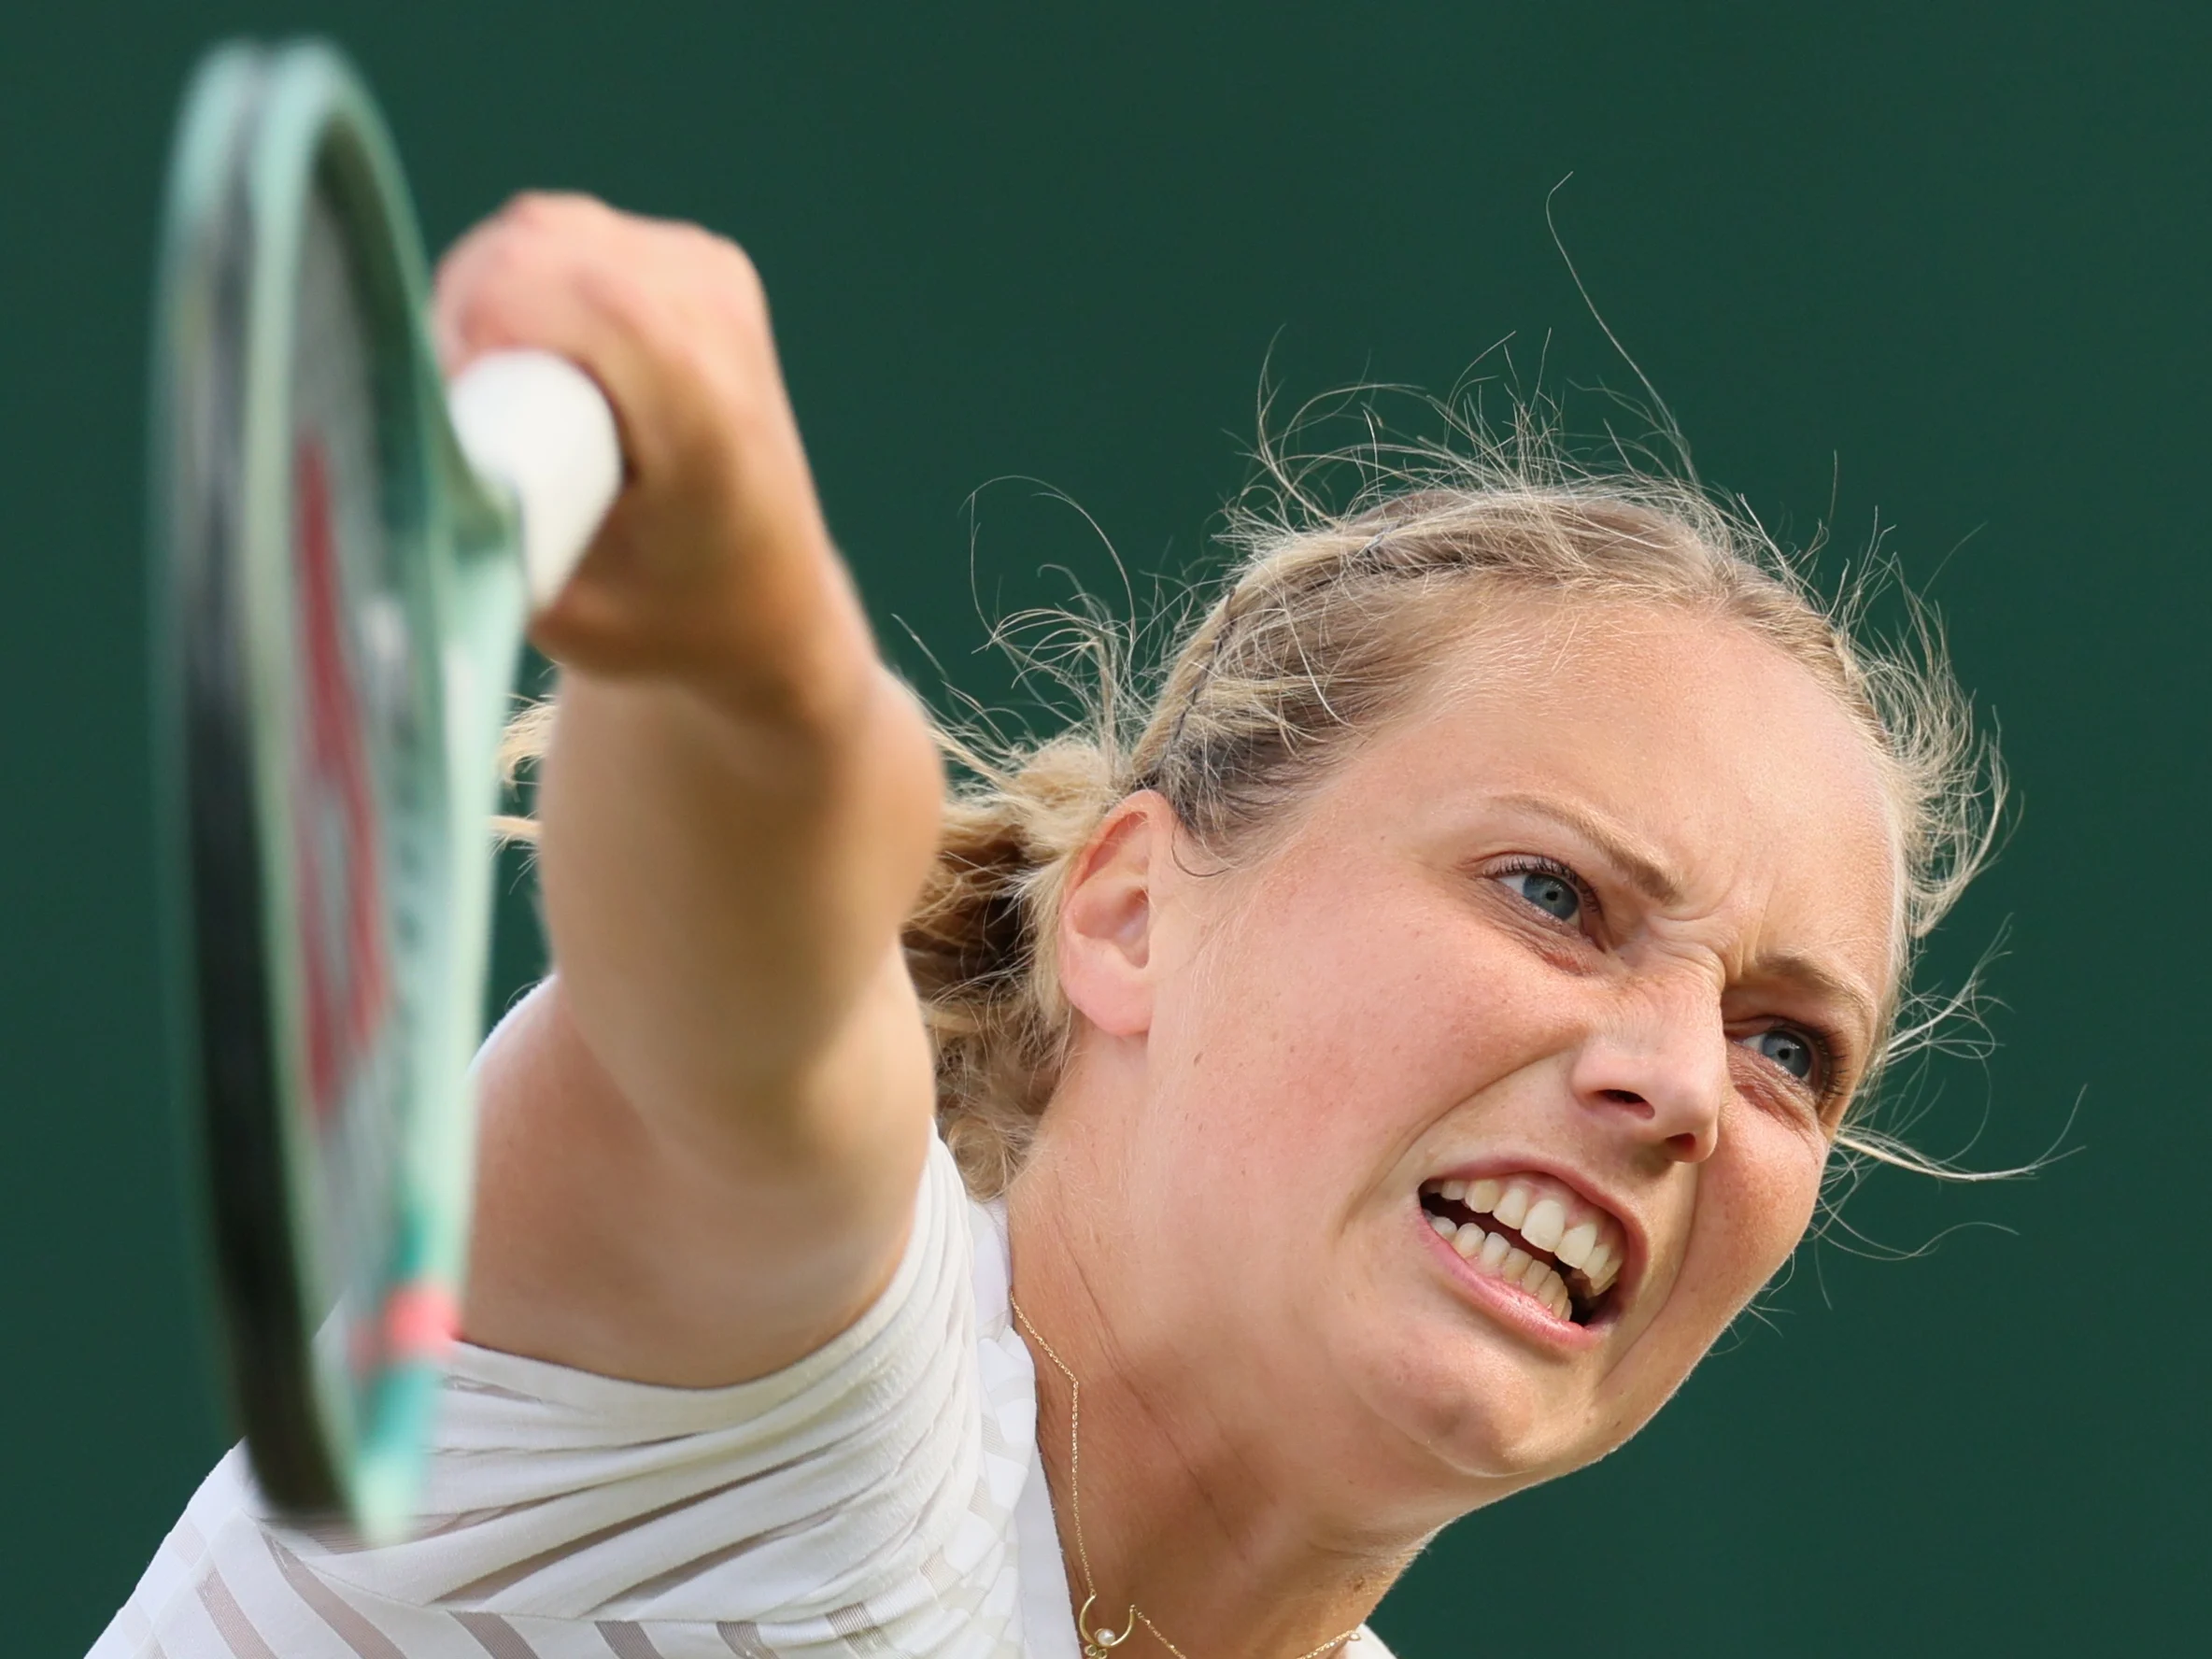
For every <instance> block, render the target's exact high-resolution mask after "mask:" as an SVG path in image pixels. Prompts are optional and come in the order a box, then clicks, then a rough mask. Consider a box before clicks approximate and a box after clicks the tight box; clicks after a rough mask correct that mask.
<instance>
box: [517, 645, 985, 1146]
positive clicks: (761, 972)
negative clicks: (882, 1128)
mask: <svg viewBox="0 0 2212 1659" xmlns="http://www.w3.org/2000/svg"><path fill="white" fill-rule="evenodd" d="M841 671H842V672H844V674H845V676H846V683H845V684H844V685H842V686H839V685H836V684H834V683H833V684H831V685H830V687H828V688H819V687H817V688H808V689H805V690H803V691H794V692H793V693H791V694H790V695H789V696H787V697H765V696H754V697H751V698H750V699H748V700H747V701H748V702H749V704H750V706H747V707H742V708H741V707H737V706H733V702H735V701H736V700H733V699H732V698H730V697H729V696H727V695H724V694H723V691H724V688H719V687H716V688H705V689H702V688H694V687H693V686H691V685H688V684H685V683H681V682H675V681H667V680H631V681H609V680H603V679H599V678H596V677H594V676H591V675H588V674H575V675H572V676H570V677H569V678H568V679H567V680H566V682H565V683H564V685H563V687H562V689H561V692H560V702H559V712H558V714H557V716H556V721H555V730H554V735H553V741H552V746H551V749H550V751H549V753H548V754H547V756H546V763H545V770H544V773H543V788H542V790H541V792H540V797H539V816H540V822H541V837H542V841H541V859H542V862H541V879H542V883H543V887H544V892H545V900H546V922H547V927H548V930H549V933H550V937H551V943H552V949H553V957H554V962H555V964H556V967H557V968H558V969H559V971H560V975H561V979H562V983H563V985H564V987H565V992H566V996H567V999H568V1000H569V1002H570V1004H571V1006H572V1008H573V1010H574V1016H575V1019H576V1021H577V1024H578V1027H579V1028H580V1030H581V1031H582V1032H583V1034H584V1036H585V1039H586V1041H587V1042H589V1044H590V1045H591V1047H592V1050H593V1052H594V1054H595V1056H597V1057H598V1059H599V1061H600V1063H601V1064H602V1065H603V1066H604V1067H605V1068H606V1070H607V1071H608V1073H609V1074H610V1075H611V1076H612V1077H613V1078H614V1079H615V1080H616V1081H617V1084H618V1085H620V1086H621V1088H622V1090H623V1092H624V1093H625V1094H626V1095H627V1096H628V1097H629V1098H630V1099H631V1101H632V1103H633V1104H634V1105H636V1106H637V1107H638V1108H639V1109H640V1110H643V1111H646V1112H648V1113H674V1114H681V1115H683V1116H686V1117H692V1116H700V1117H704V1118H708V1119H713V1118H716V1117H729V1116H730V1115H732V1114H743V1115H744V1116H745V1117H746V1118H747V1119H748V1120H750V1121H749V1124H748V1126H747V1128H748V1136H747V1138H752V1137H755V1136H757V1137H759V1138H760V1139H761V1140H763V1141H774V1140H775V1139H777V1138H779V1137H781V1136H783V1135H786V1134H791V1135H798V1136H800V1137H801V1138H803V1137H805V1136H806V1135H807V1134H810V1133H813V1132H815V1130H816V1128H817V1126H815V1125H812V1124H810V1123H808V1122H807V1121H806V1117H805V1114H806V1112H807V1107H808V1102H809V1100H810V1098H811V1097H813V1096H815V1094H816V1093H818V1092H820V1091H818V1090H817V1089H816V1088H815V1086H814V1085H815V1083H816V1082H817V1081H818V1079H817V1077H816V1073H817V1071H818V1070H819V1068H820V1067H822V1066H823V1065H824V1064H825V1063H830V1062H832V1061H834V1059H835V1057H836V1056H839V1055H840V1054H841V1053H842V1052H843V1049H844V1044H843V1043H842V1042H841V1041H840V1039H841V1037H842V1036H843V1034H844V1030H845V1028H847V1027H848V1026H849V1025H850V1024H851V1023H852V1022H853V1021H854V1019H855V1017H856V1015H857V1014H858V1013H859V1011H860V1009H861V1007H862V1004H863V1000H864V998H865V997H866V996H867V995H868V994H869V993H870V991H871V986H872V982H873V981H874V980H875V979H876V978H877V976H878V975H879V974H880V972H881V970H882V967H883V964H884V960H885V957H886V955H887V954H889V953H892V952H894V951H895V950H896V948H897V941H898V935H899V929H900V923H901V922H902V921H903V919H904V917H905V915H906V914H907V911H908V909H909V908H910V906H911V904H912V902H913V900H914V897H915V893H916V891H917V890H918V889H919V886H920V885H921V882H922V879H923V876H924V874H925V872H927V869H928V866H929V858H930V857H931V856H932V854H933V852H934V849H935V846H936V841H937V834H938V818H939V810H940V797H941V792H942V789H943V773H942V770H941V768H940V765H939V762H938V759H937V756H936V752H935V747H934V744H933V742H932V740H931V737H930V734H929V727H928V723H927V720H926V717H925V716H923V714H922V712H921V710H920V708H919V707H918V705H917V704H916V703H915V700H914V699H913V697H912V696H911V694H909V693H908V692H907V691H906V690H905V688H903V687H901V686H900V685H899V684H898V682H897V681H896V680H894V679H893V678H892V676H891V675H890V674H888V672H887V671H886V670H885V669H883V668H882V667H881V665H880V664H878V663H876V662H874V661H873V660H872V659H870V660H868V661H866V662H865V663H864V664H861V665H858V666H857V667H851V668H849V669H847V668H844V667H843V665H841V666H840V668H839V669H828V670H817V672H820V673H822V674H824V676H825V677H826V678H827V677H828V676H829V675H830V674H836V673H839V672H841ZM772 705H773V706H772ZM847 1063H859V1064H863V1065H865V1064H866V1059H865V1056H853V1057H852V1059H851V1060H849V1061H848V1062H847ZM833 1092H841V1093H842V1092H843V1091H833ZM819 1127H823V1128H827V1127H830V1126H819Z"/></svg>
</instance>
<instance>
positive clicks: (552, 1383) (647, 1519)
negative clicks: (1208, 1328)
mask: <svg viewBox="0 0 2212 1659" xmlns="http://www.w3.org/2000/svg"><path fill="white" fill-rule="evenodd" d="M1008 1282H1009V1274H1008V1253H1007V1241H1006V1224H1005V1216H1004V1212H1003V1209H1002V1208H1001V1207H1000V1206H996V1205H981V1204H976V1203H973V1202H971V1201H970V1200H969V1199H968V1198H967V1195H966V1193H965V1191H964V1190H963V1189H962V1187H961V1184H960V1177H959V1172H958V1170H957V1169H956V1168H955V1166H954V1164H953V1160H952V1156H951V1154H950V1153H948V1152H947V1151H946V1150H945V1149H944V1147H943V1145H942V1144H937V1145H935V1146H933V1147H932V1149H931V1152H930V1156H929V1161H928V1166H927V1168H926V1170H925V1171H924V1174H923V1178H922V1190H921V1194H920V1198H919V1201H918V1204H917V1207H916V1212H915V1227H914V1235H913V1238H912V1241H910V1242H909V1244H908V1246H907V1250H906V1255H905V1257H904V1259H903V1260H902V1261H901V1262H900V1266H899V1269H898V1272H897V1273H896V1274H895V1275H894V1277H893V1279H892V1281H891V1283H890V1285H889V1286H888V1287H887V1288H886V1290H885V1292H884V1294H883V1295H882V1297H879V1298H878V1299H877V1301H876V1302H875V1304H874V1305H873V1306H872V1307H871V1308H870V1309H869V1310H868V1312H866V1313H864V1314H863V1315H862V1316H861V1317H860V1319H859V1321H858V1323H857V1324H855V1325H854V1326H852V1327H851V1328H850V1329H848V1330H846V1331H845V1332H844V1334H843V1335H841V1336H839V1337H837V1338H836V1339H834V1340H832V1341H830V1343H829V1344H828V1345H827V1346H826V1347H824V1348H822V1349H820V1350H819V1351H817V1352H815V1353H814V1354H809V1355H807V1357H806V1358H804V1359H802V1360H800V1361H799V1362H798V1363H797V1364H795V1365H792V1366H790V1367H788V1368H786V1369H784V1370H781V1371H778V1372H776V1373H775V1374H774V1375H773V1376H769V1377H763V1378H760V1379H759V1380H758V1381H756V1382H743V1383H739V1384H738V1385H736V1386H735V1387H730V1388H710V1389H688V1388H661V1387H655V1386H652V1385H649V1384H646V1383H641V1382H619V1381H617V1380H615V1379H612V1378H607V1377H600V1376H594V1375H591V1374H589V1373H588V1372H583V1371H575V1370H570V1369H568V1368H565V1367H561V1366H556V1365H548V1364H546V1363H544V1362H543V1361H539V1360H532V1359H521V1358H518V1357H517V1356H515V1355H513V1354H500V1353H495V1352H493V1351H492V1350H489V1349H485V1348H473V1347H468V1346H465V1345H464V1346H462V1347H461V1350H460V1351H459V1353H458V1354H456V1356H455V1358H454V1363H453V1368H452V1372H451V1376H450V1378H449V1379H448V1382H447V1387H446V1392H445V1398H444V1402H443V1407H442V1411H441V1416H440V1422H439V1429H438V1437H437V1443H436V1446H435V1449H434V1451H433V1453H432V1460H431V1470H430V1478H429V1482H428V1490H427V1496H426V1500H425V1505H424V1509H425V1513H424V1517H423V1521H422V1524H421V1526H420V1527H419V1529H418V1532H417V1534H416V1536H415V1537H414V1538H411V1539H410V1540H409V1541H408V1542H406V1543H404V1544H397V1545H393V1546H390V1547H389V1548H385V1549H366V1548H363V1547H362V1546H361V1545H360V1544H359V1543H358V1542H357V1541H356V1540H354V1539H353V1538H351V1537H350V1536H349V1535H347V1534H346V1533H345V1532H344V1531H342V1530H336V1529H333V1530H330V1531H301V1530H298V1529H295V1528H291V1527H287V1526H283V1525H279V1524H276V1523H274V1522H272V1521H270V1520H269V1519H267V1517H266V1515H265V1513H264V1506H263V1504H262V1498H261V1495H260V1493H259V1492H258V1491H257V1489H256V1488H255V1486H254V1484H253V1480H252V1476H251V1473H250V1471H249V1470H248V1467H247V1462H246V1456H245V1453H244V1451H243V1449H240V1448H234V1449H233V1450H232V1452H231V1453H230V1455H228V1456H227V1457H225V1458H224V1459H223V1460H222V1462H220V1464H218V1465H217V1466H216V1468H215V1469H214V1472H213V1473H211V1474H210V1475H209V1476H208V1477H207V1479H206V1481H205V1482H202V1483H201V1486H200V1489H199V1491H198V1492H197V1493H195V1494H194V1495H193V1496H192V1499H191V1504H190V1505H189V1506H188V1507H187V1508H186V1510H185V1512H184V1516H183V1518H182V1519H181V1520H179V1521H178V1522H177V1525H176V1526H175V1528H174V1529H173V1530H172V1531H171V1532H170V1534H169V1536H168V1537H167V1538H165V1539H163V1543H162V1546H161V1548H160V1550H159V1551H158V1552H157V1553H155V1555H154V1558H153V1562H152V1564H151V1565H150V1566H149V1567H147V1569H146V1573H145V1576H144V1577H143V1578H141V1579H140V1580H139V1581H138V1587H137V1589H136V1590H135V1592H134V1593H133V1594H132V1596H131V1599H130V1600H129V1601H128V1602H127V1603H126V1604H125V1605H124V1607H123V1609H122V1610H121V1612H119V1613H118V1614H116V1616H115V1618H114V1620H113V1621H112V1622H111V1623H110V1624H108V1626H107V1629H106V1632H105V1633H104V1634H103V1635H102V1636H101V1638H100V1639H99V1641H98V1642H97V1643H96V1644H94V1646H93V1648H92V1653H91V1655H90V1659H488V1656H489V1659H585V1656H586V1655H588V1656H589V1659H731V1656H732V1655H735V1656H736V1659H858V1656H860V1655H867V1656H869V1659H886V1656H897V1655H912V1656H914V1659H969V1656H971V1655H974V1656H978V1659H981V1656H985V1655H989V1656H993V1659H996V1656H999V1655H1009V1656H1011V1655H1028V1656H1029V1659H1079V1654H1080V1646H1079V1644H1078V1642H1077V1640H1076V1636H1075V1623H1074V1618H1073V1614H1072V1612H1071V1605H1070V1601H1069V1596H1068V1582H1067V1577H1066V1574H1065V1571H1064V1569H1063V1567H1062V1566H1061V1561H1060V1552H1059V1543H1058V1538H1057V1534H1056V1529H1055V1525H1054V1521H1053V1512H1052V1500H1051V1497H1050V1495H1049V1493H1048V1491H1047V1488H1046V1485H1045V1481H1044V1476H1043V1473H1042V1468H1040V1465H1039V1461H1038V1455H1037V1439H1036V1430H1037V1385H1036V1375H1035V1372H1034V1370H1033V1369H1032V1368H1031V1365H1030V1360H1029V1354H1028V1349H1027V1348H1026V1347H1025V1346H1024V1344H1023V1342H1022V1340H1021V1338H1020V1336H1019V1335H1018V1334H1017V1333H1016V1332H1015V1331H1014V1327H1013V1324H1012V1320H1011V1318H1010V1314H1009V1309H1008V1289H1007V1286H1008ZM1200 1659H1202V1656H1200ZM1346 1659H1389V1655H1388V1652H1387V1651H1386V1650H1385V1649H1384V1648H1383V1646H1382V1643H1381V1642H1380V1641H1378V1640H1376V1639H1375V1638H1373V1636H1372V1635H1370V1634H1368V1633H1367V1632H1364V1631H1363V1632H1362V1633H1361V1637H1360V1638H1359V1639H1357V1640H1355V1641H1354V1642H1353V1643H1352V1644H1351V1645H1350V1647H1349V1648H1348V1649H1347V1651H1346Z"/></svg>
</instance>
